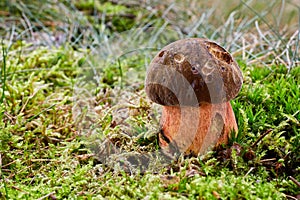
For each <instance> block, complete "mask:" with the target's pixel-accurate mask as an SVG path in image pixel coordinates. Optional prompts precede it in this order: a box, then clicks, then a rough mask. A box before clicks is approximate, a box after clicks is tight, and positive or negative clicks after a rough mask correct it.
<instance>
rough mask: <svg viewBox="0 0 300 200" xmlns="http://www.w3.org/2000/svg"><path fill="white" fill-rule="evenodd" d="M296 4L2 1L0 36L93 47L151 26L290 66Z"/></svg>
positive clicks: (293, 0) (294, 57)
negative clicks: (207, 39) (200, 38)
mask: <svg viewBox="0 0 300 200" xmlns="http://www.w3.org/2000/svg"><path fill="white" fill-rule="evenodd" d="M299 5H300V4H299V1H298V0H270V1H259V0H248V1H246V0H224V1H219V0H212V1H197V0H186V1H174V0H173V1H172V0H166V1H157V0H130V1H127V0H126V1H125V0H106V1H104V0H87V1H85V0H69V1H63V0H53V1H52V0H41V1H29V0H22V1H19V0H2V1H1V2H0V35H1V38H2V39H11V40H13V41H16V40H27V41H30V42H33V43H34V44H36V45H47V46H59V45H63V44H66V43H68V44H70V45H71V46H74V47H75V48H85V49H86V48H89V49H93V48H96V46H98V45H99V44H100V43H101V42H103V41H104V40H105V39H107V38H111V37H113V35H114V36H115V35H118V34H122V38H123V39H124V38H126V37H127V38H130V37H132V34H133V33H132V32H130V33H128V31H131V30H137V29H141V30H142V31H146V30H147V29H149V28H155V29H156V30H157V32H156V33H155V31H153V32H152V33H151V34H152V35H153V36H155V34H156V35H157V34H160V33H161V32H164V30H168V31H170V30H172V32H173V33H176V34H178V36H177V37H179V38H184V37H206V38H209V39H212V40H215V41H217V42H219V43H220V44H221V45H224V46H225V47H226V48H227V49H228V50H230V51H231V52H233V54H234V56H237V55H240V56H241V57H242V59H243V60H246V63H249V64H250V63H260V64H263V65H266V64H269V63H277V64H278V63H280V64H283V65H285V66H287V67H288V68H291V67H292V66H294V65H296V64H299V53H297V52H298V48H299V27H300V25H299V23H300V22H299V21H300V20H299V18H300V16H299V9H300V8H299ZM126 31H127V36H126V33H125V32H126ZM167 37H168V36H167ZM133 42H134V41H132V43H133ZM164 43H167V41H165V42H164ZM162 45H165V44H162Z"/></svg>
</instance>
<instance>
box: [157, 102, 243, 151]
mask: <svg viewBox="0 0 300 200" xmlns="http://www.w3.org/2000/svg"><path fill="white" fill-rule="evenodd" d="M232 131H235V132H237V131H238V127H237V123H236V120H235V116H234V113H233V110H232V107H231V104H230V102H225V103H221V104H208V103H203V104H201V105H200V106H199V107H179V106H164V107H163V111H162V118H161V131H160V134H159V144H160V146H161V148H162V149H163V150H164V151H165V153H168V154H173V155H174V154H175V153H184V154H186V155H194V156H197V155H198V154H203V153H205V152H206V151H208V150H209V149H210V148H212V147H214V146H218V145H220V144H221V143H227V142H228V137H229V136H230V133H231V132H232Z"/></svg>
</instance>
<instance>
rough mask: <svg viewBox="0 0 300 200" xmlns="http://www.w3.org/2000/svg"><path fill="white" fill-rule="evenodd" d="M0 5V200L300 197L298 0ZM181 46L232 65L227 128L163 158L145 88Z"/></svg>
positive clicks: (156, 114) (155, 111) (155, 108)
mask: <svg viewBox="0 0 300 200" xmlns="http://www.w3.org/2000/svg"><path fill="white" fill-rule="evenodd" d="M0 5H1V7H0V17H1V25H0V33H1V56H0V65H1V76H0V78H1V79H0V87H1V89H0V95H1V96H0V119H1V120H0V167H1V168H0V174H1V177H0V199H64V198H65V199H93V198H95V199H101V198H107V199H297V198H298V199H299V195H300V186H299V185H300V184H299V182H300V168H299V166H300V154H299V149H300V122H299V121H300V111H299V110H300V104H299V99H300V83H299V82H300V76H299V74H300V67H299V38H300V33H299V24H298V15H299V8H298V7H297V4H296V1H281V2H279V1H270V2H268V3H262V2H260V1H251V2H250V1H249V2H244V1H226V2H225V1H224V5H223V6H221V5H220V4H219V3H218V1H211V3H199V2H198V1H190V2H189V4H187V3H185V2H179V1H178V2H176V1H174V3H173V4H172V2H171V1H166V2H164V3H161V2H156V1H151V2H145V1H137V0H136V1H79V0H77V1H75V0H74V1H57V2H56V3H53V2H52V1H46V0H45V1H39V2H38V1H36V2H35V1H34V2H30V3H29V2H27V1H18V2H9V1H5V2H1V3H0ZM220 7H222V8H224V9H220ZM274 13H276V14H274ZM184 37H206V38H210V39H212V40H214V41H216V42H218V43H219V44H221V45H222V46H224V47H225V48H226V49H227V50H228V51H230V52H231V53H232V55H233V56H234V58H235V59H236V60H237V62H238V64H239V66H240V68H241V70H242V72H243V77H244V83H243V87H242V89H241V91H240V93H239V95H238V96H237V97H236V98H235V99H234V100H232V101H231V104H232V107H233V110H234V113H235V116H236V119H237V122H238V127H239V132H238V133H232V135H231V137H230V139H229V144H224V145H223V146H221V147H219V148H218V149H213V150H211V151H209V152H207V153H206V154H205V155H199V156H198V157H184V156H179V157H178V158H177V159H174V160H167V161H168V162H166V161H165V160H164V159H163V157H162V156H161V155H160V154H157V152H159V146H158V144H157V133H158V130H159V119H160V112H161V111H160V109H161V108H160V106H158V105H156V104H154V103H153V102H151V101H150V100H149V99H148V98H147V96H146V94H145V91H144V79H145V75H146V69H147V66H148V64H149V62H150V61H151V59H152V58H153V56H154V55H155V54H156V53H157V52H158V50H159V49H160V48H162V47H163V46H164V45H166V44H168V43H170V42H172V41H174V40H177V39H180V38H184ZM107 147H110V149H108V148H107Z"/></svg>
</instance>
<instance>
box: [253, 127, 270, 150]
mask: <svg viewBox="0 0 300 200" xmlns="http://www.w3.org/2000/svg"><path fill="white" fill-rule="evenodd" d="M272 131H273V129H269V130H267V131H266V132H265V133H264V134H262V135H261V136H260V137H259V138H258V139H257V140H256V142H254V143H253V144H252V145H251V147H252V148H253V147H255V146H256V145H257V144H258V143H259V142H260V141H261V140H262V139H263V138H264V137H266V135H268V134H269V133H271V132H272Z"/></svg>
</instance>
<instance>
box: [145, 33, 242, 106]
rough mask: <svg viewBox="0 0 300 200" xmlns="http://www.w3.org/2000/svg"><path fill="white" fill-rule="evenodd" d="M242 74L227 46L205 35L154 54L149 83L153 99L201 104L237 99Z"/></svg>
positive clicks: (147, 81)
mask: <svg viewBox="0 0 300 200" xmlns="http://www.w3.org/2000/svg"><path fill="white" fill-rule="evenodd" d="M242 82H243V79H242V73H241V71H240V69H239V66H238V65H237V63H236V61H235V60H234V59H233V58H232V56H231V55H230V53H228V52H227V51H226V50H225V49H224V48H222V47H221V46H219V45H218V44H216V43H214V42H212V41H210V40H207V39H202V38H189V39H182V40H178V41H175V42H173V43H171V44H169V45H167V46H165V47H164V48H163V49H162V50H161V51H159V52H158V54H157V55H156V56H155V57H154V59H153V60H152V62H151V63H150V66H149V68H148V71H147V77H146V82H145V89H146V93H147V95H148V96H149V98H150V99H151V100H152V101H154V102H156V103H158V104H161V105H168V106H177V105H182V106H199V105H200V103H201V102H208V103H223V102H227V101H229V100H230V99H233V98H234V97H235V96H236V95H237V94H238V92H239V90H240V89H241V86H242Z"/></svg>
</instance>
